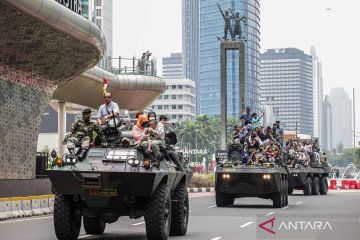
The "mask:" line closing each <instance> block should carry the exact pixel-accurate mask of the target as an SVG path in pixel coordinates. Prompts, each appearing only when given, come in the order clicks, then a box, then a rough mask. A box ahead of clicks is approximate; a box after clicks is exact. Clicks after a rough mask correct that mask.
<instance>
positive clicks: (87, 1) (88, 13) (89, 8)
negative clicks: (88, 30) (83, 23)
mask: <svg viewBox="0 0 360 240" xmlns="http://www.w3.org/2000/svg"><path fill="white" fill-rule="evenodd" d="M81 15H83V16H84V17H85V18H87V19H89V20H90V21H92V22H93V23H96V6H95V1H94V0H82V1H81Z"/></svg>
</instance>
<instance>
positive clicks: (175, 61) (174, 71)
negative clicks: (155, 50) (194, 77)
mask: <svg viewBox="0 0 360 240" xmlns="http://www.w3.org/2000/svg"><path fill="white" fill-rule="evenodd" d="M162 77H163V78H164V79H169V78H170V79H174V78H177V79H179V78H182V77H183V67H182V54H181V53H171V54H170V57H163V58H162Z"/></svg>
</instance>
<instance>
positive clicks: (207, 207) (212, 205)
mask: <svg viewBox="0 0 360 240" xmlns="http://www.w3.org/2000/svg"><path fill="white" fill-rule="evenodd" d="M213 207H216V205H211V206H208V207H206V208H213Z"/></svg>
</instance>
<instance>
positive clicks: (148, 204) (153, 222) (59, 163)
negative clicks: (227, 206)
mask: <svg viewBox="0 0 360 240" xmlns="http://www.w3.org/2000/svg"><path fill="white" fill-rule="evenodd" d="M124 139H125V140H126V141H123V140H124ZM130 139H131V134H130V132H125V131H121V130H120V129H117V130H116V131H115V135H114V134H112V136H107V140H108V144H109V145H108V147H106V148H104V147H99V146H95V147H92V148H90V149H89V151H88V152H87V155H86V157H85V158H84V159H82V160H80V159H79V158H78V157H77V156H76V155H74V154H65V156H64V157H63V159H56V161H55V162H54V164H53V166H52V168H51V169H48V170H47V174H48V176H49V178H50V180H51V182H52V185H53V190H54V192H55V204H54V226H55V233H56V236H57V238H58V239H60V240H70V239H77V238H78V236H79V232H80V228H81V222H82V220H83V225H84V228H85V232H86V233H87V234H103V233H104V230H105V226H106V224H107V223H113V222H115V221H117V220H118V219H119V217H121V216H129V217H130V218H140V217H144V218H145V223H146V234H147V238H148V239H154V240H161V239H167V238H168V236H169V235H175V236H176V235H178V236H180V235H185V234H186V231H187V225H188V216H189V199H188V193H187V185H188V183H189V181H190V179H191V177H192V174H191V171H190V169H189V167H188V161H187V159H184V157H183V156H182V153H181V152H178V151H176V150H175V149H174V148H173V147H171V146H170V145H166V149H162V154H160V155H161V156H160V157H158V158H157V159H155V158H154V156H152V155H151V154H147V153H146V152H145V151H144V150H142V149H137V148H135V147H132V146H131V144H129V140H130Z"/></svg>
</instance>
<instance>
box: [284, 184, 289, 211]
mask: <svg viewBox="0 0 360 240" xmlns="http://www.w3.org/2000/svg"><path fill="white" fill-rule="evenodd" d="M284 181H285V190H284V192H285V206H287V205H288V204H289V193H288V192H289V182H288V180H287V179H285V180H284Z"/></svg>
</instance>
